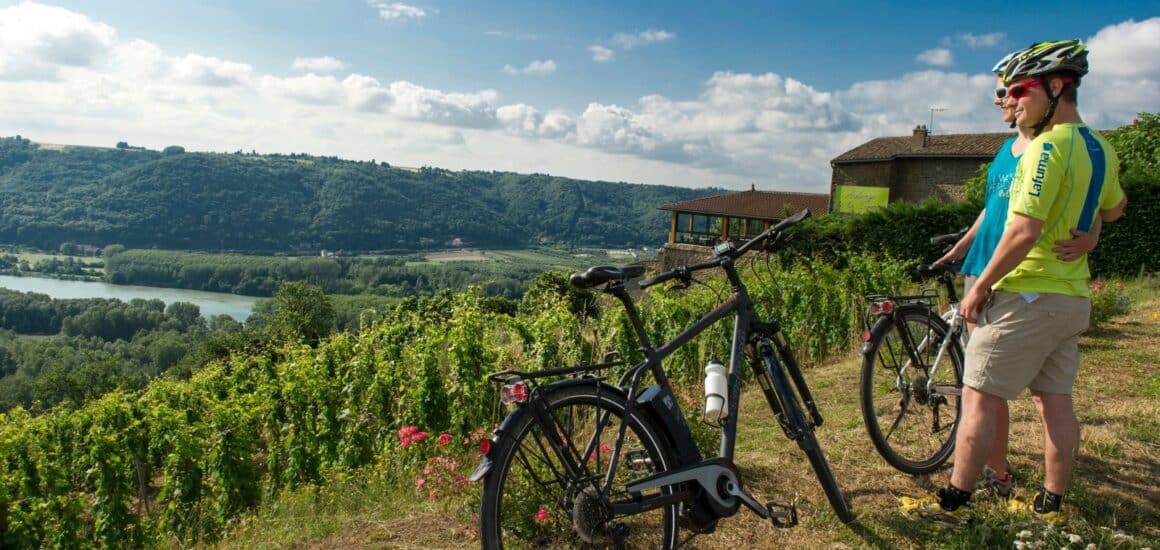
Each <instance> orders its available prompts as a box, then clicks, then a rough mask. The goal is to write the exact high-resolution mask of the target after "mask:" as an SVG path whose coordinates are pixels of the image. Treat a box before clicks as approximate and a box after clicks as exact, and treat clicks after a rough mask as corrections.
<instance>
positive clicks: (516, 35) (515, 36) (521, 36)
mask: <svg viewBox="0 0 1160 550" xmlns="http://www.w3.org/2000/svg"><path fill="white" fill-rule="evenodd" d="M483 34H486V35H488V36H495V37H498V38H508V39H511V40H539V39H540V35H538V34H534V33H521V32H511V31H487V32H485V33H483Z"/></svg>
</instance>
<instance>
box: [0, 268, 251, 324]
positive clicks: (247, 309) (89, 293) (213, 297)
mask: <svg viewBox="0 0 1160 550" xmlns="http://www.w3.org/2000/svg"><path fill="white" fill-rule="evenodd" d="M0 288H7V289H11V290H18V291H20V292H39V293H41V294H47V295H49V296H51V297H53V298H62V299H67V298H116V299H118V300H122V301H125V302H128V301H129V300H132V299H133V298H144V299H146V300H152V299H154V298H157V299H160V300H161V301H163V302H165V303H166V304H171V303H173V302H189V303H191V304H194V305H196V306H198V307H199V308H201V315H202V317H205V318H207V319H208V318H210V317H213V316H214V315H222V314H225V315H229V316H230V317H233V318H234V319H237V320H239V321H245V320H246V318H248V317H249V316H250V313H252V312H253V311H254V304H255V303H257V301H258V300H260V299H261V298H254V297H252V296H238V295H237V294H225V293H222V292H203V291H200V290H181V289H176V288H156V287H151V286H133V285H111V284H109V283H97V282H89V281H65V280H62V279H45V278H41V277H12V276H10V275H0Z"/></svg>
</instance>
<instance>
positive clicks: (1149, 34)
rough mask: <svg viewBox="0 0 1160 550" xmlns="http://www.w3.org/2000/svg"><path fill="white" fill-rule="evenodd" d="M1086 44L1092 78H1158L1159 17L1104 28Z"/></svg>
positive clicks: (1159, 65)
mask: <svg viewBox="0 0 1160 550" xmlns="http://www.w3.org/2000/svg"><path fill="white" fill-rule="evenodd" d="M1086 43H1087V46H1088V50H1089V53H1088V62H1089V63H1090V64H1091V71H1092V73H1093V74H1095V75H1100V76H1109V77H1124V78H1160V17H1153V18H1151V19H1147V20H1144V21H1139V22H1137V21H1135V20H1131V19H1129V20H1128V21H1125V22H1123V23H1120V24H1118V25H1111V26H1108V27H1104V28H1103V29H1100V31H1099V32H1097V33H1096V35H1095V36H1093V37H1091V38H1089V39H1087V41H1086Z"/></svg>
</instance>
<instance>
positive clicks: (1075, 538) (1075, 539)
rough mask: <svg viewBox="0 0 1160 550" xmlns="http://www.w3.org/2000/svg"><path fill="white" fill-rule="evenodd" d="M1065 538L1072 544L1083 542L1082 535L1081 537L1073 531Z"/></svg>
mask: <svg viewBox="0 0 1160 550" xmlns="http://www.w3.org/2000/svg"><path fill="white" fill-rule="evenodd" d="M1067 540H1068V541H1070V542H1071V543H1072V544H1083V537H1081V536H1079V535H1077V534H1075V533H1072V534H1070V535H1068V536H1067Z"/></svg>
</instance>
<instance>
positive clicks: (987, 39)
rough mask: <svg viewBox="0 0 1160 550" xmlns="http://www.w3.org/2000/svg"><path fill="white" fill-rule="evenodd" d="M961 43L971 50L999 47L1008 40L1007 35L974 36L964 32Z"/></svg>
mask: <svg viewBox="0 0 1160 550" xmlns="http://www.w3.org/2000/svg"><path fill="white" fill-rule="evenodd" d="M958 38H959V41H960V42H961V43H963V44H966V45H967V47H969V48H991V47H994V46H998V45H1000V44H1002V43H1003V41H1004V40H1006V39H1007V33H1002V32H992V33H987V34H973V33H969V32H964V33H962V34H959V36H958Z"/></svg>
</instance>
